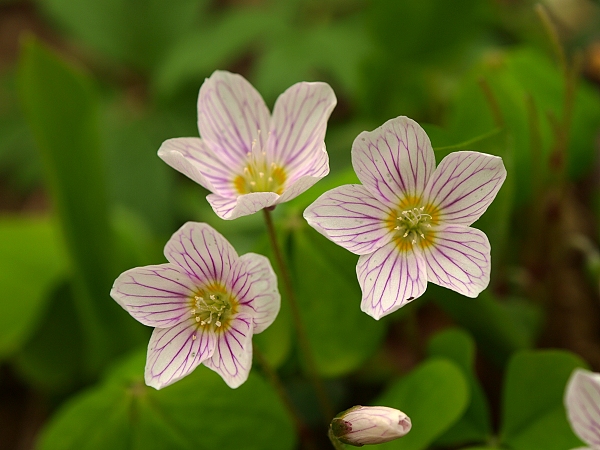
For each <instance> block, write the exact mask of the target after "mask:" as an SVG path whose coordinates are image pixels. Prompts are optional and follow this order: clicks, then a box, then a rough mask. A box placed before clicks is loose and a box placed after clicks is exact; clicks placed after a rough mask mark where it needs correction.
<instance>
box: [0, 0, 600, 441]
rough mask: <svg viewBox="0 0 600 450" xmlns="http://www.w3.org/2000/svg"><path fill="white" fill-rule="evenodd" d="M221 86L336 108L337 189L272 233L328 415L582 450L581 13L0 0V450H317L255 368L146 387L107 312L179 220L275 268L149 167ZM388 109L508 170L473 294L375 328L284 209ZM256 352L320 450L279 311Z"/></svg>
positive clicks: (596, 54)
mask: <svg viewBox="0 0 600 450" xmlns="http://www.w3.org/2000/svg"><path fill="white" fill-rule="evenodd" d="M216 69H226V70H230V71H232V72H237V73H241V74H242V75H244V76H245V77H246V78H247V79H248V80H249V81H250V82H251V83H252V84H253V85H254V86H255V87H256V88H257V89H258V91H259V92H260V93H261V94H262V95H263V97H264V98H265V101H266V103H267V105H268V106H269V107H272V105H273V104H274V102H275V99H276V98H277V96H278V95H279V94H280V93H282V92H283V91H284V90H285V89H286V88H288V87H289V86H290V85H291V84H293V83H295V82H298V81H317V80H318V81H326V82H328V83H329V84H330V85H331V86H332V87H333V89H334V91H335V92H336V95H337V98H338V105H337V107H336V109H335V110H334V112H333V114H332V117H331V119H330V122H329V125H328V131H327V137H326V143H327V150H328V152H329V155H330V165H331V169H332V170H331V174H330V175H329V176H328V177H327V178H325V179H324V180H322V181H321V182H319V183H318V184H317V185H316V186H315V187H313V188H312V189H311V190H309V191H308V192H306V193H305V194H303V195H302V196H301V197H299V198H297V199H295V200H294V201H292V202H290V203H288V204H285V205H281V206H279V207H278V208H277V209H276V210H275V218H276V220H277V225H278V229H279V231H280V234H281V236H280V237H281V239H282V240H283V242H284V243H285V245H286V247H285V248H286V251H287V258H288V261H289V263H290V264H291V267H292V270H293V274H294V282H295V285H296V288H297V293H298V296H299V300H300V303H301V307H302V312H303V315H304V319H305V321H306V322H307V323H308V324H310V325H309V327H308V328H309V338H310V340H311V343H312V346H313V349H314V351H315V358H316V361H317V365H318V368H319V372H320V373H321V375H322V376H323V377H325V378H326V380H327V386H328V390H329V392H330V395H331V396H332V398H333V399H334V402H335V404H336V407H337V408H338V410H343V409H346V408H348V407H350V406H352V405H354V404H358V403H363V404H373V403H374V402H376V401H382V402H383V401H385V404H389V405H390V406H395V407H398V408H400V409H403V410H405V411H406V412H407V413H409V415H411V417H413V426H414V424H415V423H421V424H423V425H422V426H421V428H420V430H419V429H418V427H416V428H415V429H414V430H413V432H411V434H410V435H409V436H411V437H410V438H409V437H408V436H407V438H406V440H403V441H398V442H401V443H391V444H387V445H386V446H383V447H385V448H389V449H392V448H398V449H415V450H418V449H425V448H447V449H450V448H466V447H465V446H467V445H475V446H478V447H477V448H500V446H502V448H511V449H522V450H539V449H542V448H543V449H545V450H552V449H556V450H562V449H566V448H569V446H570V447H574V446H577V445H578V440H577V438H575V437H574V436H573V435H572V433H571V432H570V431H569V428H568V424H567V422H566V419H565V418H564V411H563V409H562V404H561V402H562V400H561V399H562V389H563V388H564V383H565V382H566V379H567V377H568V375H569V373H570V370H572V368H573V367H576V366H586V365H587V366H589V367H591V368H593V369H595V370H597V371H598V370H600V303H599V300H600V296H599V288H600V250H599V247H598V242H599V239H600V227H599V219H600V195H599V190H598V188H599V179H600V178H599V174H600V167H599V166H598V151H599V142H600V92H599V87H600V4H599V2H597V1H591V0H545V1H542V3H541V4H539V5H538V4H536V3H535V2H532V1H527V0H452V1H450V0H420V1H414V0H289V1H283V0H281V1H277V0H200V1H197V0H170V1H164V0H77V1H68V0H35V1H34V0H29V1H19V0H2V1H0V210H1V215H0V448H3V449H4V448H7V449H13V448H14V449H30V448H44V449H46V448H47V449H55V448H65V449H68V448H77V449H82V448H89V449H103V448H106V449H108V448H111V449H113V448H114V449H117V448H141V447H142V446H143V447H144V448H146V449H148V448H150V449H153V448H157V449H160V448H202V449H213V448H214V449H220V448H223V449H230V448H231V449H241V448H244V449H254V448H255V449H270V448H273V449H284V450H285V449H293V448H311V447H310V446H309V444H310V442H308V441H307V439H306V438H305V437H302V438H299V437H298V436H296V435H295V434H294V431H293V426H292V422H291V420H290V418H289V417H287V415H286V413H285V411H284V409H283V407H282V406H281V404H280V403H279V402H278V400H277V398H276V396H275V393H274V392H273V390H272V389H271V388H270V387H269V386H268V385H267V384H266V382H265V381H264V378H263V377H262V376H261V373H260V369H258V368H257V369H256V370H255V371H253V376H252V377H251V379H250V380H249V381H248V383H247V385H245V386H244V387H242V388H240V389H239V390H236V391H231V390H229V389H228V388H226V387H225V385H224V383H222V381H221V380H220V379H218V377H217V376H216V375H214V374H213V373H212V372H210V371H209V370H208V369H206V368H204V367H200V368H199V369H198V370H196V372H194V374H193V375H192V376H190V377H188V378H187V379H186V380H184V381H182V382H180V383H178V384H176V385H175V386H173V387H171V388H168V389H166V390H164V391H160V392H156V391H153V390H151V389H148V388H146V387H145V386H144V385H143V364H144V361H143V359H144V358H143V357H144V348H145V346H146V345H147V339H148V337H149V334H150V331H151V330H149V329H146V328H145V327H143V326H141V325H139V324H138V323H137V322H136V321H135V320H133V319H132V318H131V317H130V316H129V315H128V314H127V313H126V312H125V311H123V310H122V309H121V308H120V307H119V306H118V305H117V304H116V303H115V302H114V301H113V300H112V299H111V298H110V297H109V295H108V294H109V291H110V287H111V286H112V282H113V280H114V279H115V277H116V276H117V275H118V274H119V273H121V272H122V271H124V270H126V269H129V268H131V267H135V266H140V265H147V264H158V263H162V262H164V257H163V256H162V247H163V246H164V244H165V242H166V241H167V240H168V238H169V237H170V235H171V234H172V233H173V232H174V231H176V230H177V229H178V228H179V226H180V225H181V224H183V223H184V222H186V221H189V220H194V221H202V222H207V223H209V224H211V225H212V226H214V227H215V228H216V229H217V230H219V231H220V232H221V233H223V234H224V235H225V236H226V237H227V238H228V239H229V240H230V241H231V242H232V244H233V245H234V246H235V247H236V249H237V250H238V252H239V253H240V254H242V253H246V252H248V251H255V252H260V253H264V254H267V255H268V254H269V250H268V245H267V243H268V242H267V240H266V236H265V235H264V227H263V224H262V223H261V217H260V215H254V216H250V217H244V218H240V219H237V220H235V221H232V222H226V221H222V220H220V219H218V218H217V217H216V215H215V214H214V213H213V211H212V210H211V209H210V207H209V206H208V204H207V202H206V201H205V199H204V197H205V195H206V191H204V190H203V189H202V188H201V187H200V186H198V185H196V184H194V183H193V182H191V181H190V180H188V179H187V178H185V177H183V176H181V175H180V174H179V173H177V172H176V171H174V170H173V169H171V168H170V167H168V166H167V165H166V164H164V163H163V162H162V161H161V160H160V159H159V158H158V157H157V156H156V152H157V150H158V148H159V146H160V144H161V143H162V141H163V140H165V139H168V138H172V137H183V136H198V130H197V126H196V100H197V95H198V90H199V88H200V85H201V84H202V82H203V80H204V79H205V78H206V77H208V76H210V74H211V73H212V72H213V71H214V70H216ZM399 115H406V116H409V117H411V118H413V119H415V120H417V121H418V122H419V123H420V124H422V125H423V126H424V127H425V128H426V130H427V132H428V133H429V136H430V138H431V140H432V144H433V146H434V148H435V150H436V159H437V161H438V162H439V161H440V160H441V159H442V158H443V157H444V156H445V155H446V154H448V153H449V152H450V151H455V150H461V149H469V150H476V151H481V152H486V153H491V154H495V155H499V156H502V157H503V158H504V163H505V165H506V168H507V171H508V178H507V180H506V182H505V184H504V186H503V188H502V190H501V191H500V193H499V195H498V197H497V199H496V201H495V202H494V204H493V205H492V206H491V207H490V209H489V210H488V212H487V213H486V214H485V215H484V216H483V217H482V219H480V220H479V221H478V222H477V223H476V224H475V226H476V227H477V228H480V229H482V230H484V231H485V232H486V234H487V235H488V237H489V239H490V241H491V244H492V258H493V266H492V283H491V285H490V287H489V288H488V290H487V291H485V292H484V293H482V294H481V295H480V296H479V297H478V298H477V299H467V298H463V297H461V296H460V295H458V294H455V293H454V292H451V291H447V290H443V289H441V288H437V287H435V286H432V285H429V287H428V290H427V292H426V294H425V296H424V297H423V298H422V299H419V300H417V301H415V302H413V303H411V304H410V305H409V306H407V307H405V308H403V309H402V310H401V311H399V312H397V313H395V314H393V315H391V316H389V317H386V318H385V319H384V320H382V321H380V322H376V321H374V320H372V319H371V318H370V317H368V316H366V315H365V314H363V313H362V312H360V309H359V304H360V289H359V287H358V283H357V281H356V275H355V267H354V266H355V264H356V259H357V258H356V256H354V255H352V254H350V253H348V252H346V251H345V250H343V249H341V248H339V247H337V246H335V245H334V244H331V243H330V242H328V241H327V240H326V239H325V238H323V237H322V236H320V235H318V234H317V233H316V232H314V231H313V230H312V229H310V228H309V227H308V226H307V225H306V224H305V223H304V221H303V220H302V218H301V214H302V211H303V209H304V208H305V207H306V206H308V205H309V204H310V203H311V202H312V201H313V200H314V199H316V198H317V197H318V195H320V194H321V193H322V192H324V191H325V190H327V189H331V188H333V187H335V186H338V185H340V184H344V183H352V182H355V180H356V178H355V175H354V173H353V171H352V170H351V167H350V149H351V145H352V141H353V140H354V138H355V137H356V135H357V134H358V133H360V132H361V131H363V130H372V129H374V128H376V127H378V126H379V125H381V124H382V123H383V122H385V121H386V120H388V119H390V118H392V117H396V116H399ZM449 328H451V329H449ZM255 341H256V343H257V345H258V346H259V347H260V348H261V349H262V350H263V352H264V353H265V354H266V355H267V358H268V360H269V361H270V363H271V364H272V365H273V366H275V367H276V368H278V371H279V373H280V375H281V377H282V378H283V379H284V381H285V384H286V388H287V389H288V391H289V392H290V394H291V395H292V397H293V398H294V399H295V402H296V404H297V406H298V408H299V409H300V410H301V412H302V413H303V415H304V417H305V419H306V420H307V422H309V424H311V426H312V427H313V428H314V430H315V433H316V435H317V437H316V438H315V441H314V442H313V444H312V445H313V447H312V448H327V443H326V442H324V441H323V438H322V437H321V436H324V432H323V430H324V428H323V426H322V425H320V421H322V419H323V418H321V417H319V414H318V413H317V412H316V411H315V409H316V406H315V405H316V402H315V399H314V398H313V397H312V394H310V386H308V385H307V382H306V380H305V378H304V377H303V376H302V373H303V368H302V367H301V364H300V363H299V362H298V358H297V355H296V353H297V352H296V345H295V342H294V337H293V336H292V333H291V320H290V317H289V311H287V308H286V307H285V299H284V308H283V310H282V312H281V314H280V316H279V318H278V319H277V321H276V322H275V324H274V325H273V326H272V327H271V328H270V329H269V330H268V331H266V332H265V333H263V334H261V335H259V336H256V338H255ZM541 348H559V349H562V350H560V351H559V350H552V351H545V350H539V349H541ZM254 372H255V373H254ZM505 375H506V377H505ZM537 376H541V377H544V379H545V384H543V386H542V387H543V389H542V387H540V386H538V387H539V389H538V391H539V392H538V391H536V389H533V387H534V386H537V385H538V382H537V381H536V380H537V378H536V377H537ZM504 377H505V379H503V378H504ZM515 380H517V381H515ZM518 380H525V381H518ZM527 380H529V381H527ZM525 382H527V383H530V384H528V385H522V384H519V383H525ZM192 394H195V395H192ZM528 395H529V396H530V397H531V398H529V397H527V396H528ZM407 405H408V406H407ZM523 405H525V406H523ZM527 405H533V406H531V407H530V409H531V410H530V411H529V410H528V412H527V411H526V412H523V408H528V406H527ZM426 407H427V408H429V409H427V408H426ZM411 408H414V409H411ZM432 410H434V411H438V413H437V414H434V415H432V413H431V411H432ZM511 411H512V412H511ZM521 413H522V414H521ZM519 414H521V415H520V416H519ZM542 416H543V417H542ZM533 418H535V420H534V419H533ZM538 419H539V420H538ZM419 420H420V421H419ZM536 427H537V428H536ZM232 430H233V431H234V432H233V433H232ZM548 430H552V431H550V432H549V434H548ZM412 436H414V437H412ZM307 442H308V443H307ZM315 446H316V447H315ZM472 448H475V447H472Z"/></svg>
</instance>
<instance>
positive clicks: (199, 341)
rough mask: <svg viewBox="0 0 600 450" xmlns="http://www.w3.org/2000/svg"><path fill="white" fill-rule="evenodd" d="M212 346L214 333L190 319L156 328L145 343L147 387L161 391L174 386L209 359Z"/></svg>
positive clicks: (211, 353)
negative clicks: (166, 326) (146, 351)
mask: <svg viewBox="0 0 600 450" xmlns="http://www.w3.org/2000/svg"><path fill="white" fill-rule="evenodd" d="M193 336H196V338H194V337H193ZM215 346H216V337H215V334H214V332H213V331H211V330H208V329H206V328H203V327H199V326H198V324H197V323H196V321H195V320H194V319H192V318H189V319H188V320H186V321H184V322H181V323H180V324H178V325H175V326H174V327H171V328H155V329H154V332H153V333H152V337H151V338H150V343H149V344H148V357H147V359H146V371H145V378H146V384H147V385H148V386H151V387H153V388H155V389H161V388H163V387H165V386H168V385H169V384H173V383H175V382H176V381H178V380H180V379H181V378H183V377H185V376H186V375H188V374H189V373H190V372H192V371H193V370H194V369H195V368H196V367H198V364H200V363H201V362H203V361H205V360H206V359H207V358H210V357H211V356H212V355H213V352H214V351H215Z"/></svg>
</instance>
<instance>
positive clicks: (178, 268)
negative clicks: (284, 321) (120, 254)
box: [110, 222, 280, 389]
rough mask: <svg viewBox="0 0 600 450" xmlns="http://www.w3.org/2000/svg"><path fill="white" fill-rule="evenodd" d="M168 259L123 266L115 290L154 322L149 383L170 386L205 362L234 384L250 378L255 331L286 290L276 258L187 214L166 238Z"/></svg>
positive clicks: (126, 303) (267, 320) (136, 311)
mask: <svg viewBox="0 0 600 450" xmlns="http://www.w3.org/2000/svg"><path fill="white" fill-rule="evenodd" d="M165 256H166V258H167V260H168V261H169V262H168V263H166V264H159V265H154V266H146V267H138V268H135V269H131V270H128V271H126V272H124V273H122V274H121V275H120V276H119V277H118V278H117V279H116V281H115V283H114V285H113V288H112V290H111V292H110V295H111V296H112V297H113V298H114V299H115V300H116V301H117V302H118V303H119V304H120V305H121V306H122V307H123V308H124V309H125V310H127V312H129V314H131V315H132V316H133V317H134V318H135V319H136V320H138V321H140V322H141V323H143V324H144V325H148V326H151V327H155V329H154V332H153V333H152V337H151V338H150V343H149V344H148V357H147V360H146V373H145V378H146V384H147V385H148V386H152V387H154V388H156V389H160V388H162V387H165V386H168V385H169V384H172V383H174V382H175V381H177V380H179V379H181V378H183V377H184V376H186V375H188V374H189V373H190V372H192V371H193V370H194V369H195V368H196V367H197V366H198V365H199V364H201V363H202V364H204V365H205V366H206V367H208V368H210V369H212V370H214V371H216V372H217V373H219V374H220V375H221V376H222V377H223V379H224V380H225V382H226V383H227V384H228V385H229V386H230V387H232V388H236V387H238V386H239V385H241V384H242V383H243V382H244V381H246V379H247V378H248V374H249V372H250V367H251V365H252V335H253V334H257V333H260V332H262V331H264V330H265V329H266V328H267V327H268V326H269V325H271V323H273V321H274V320H275V317H276V316H277V313H278V312H279V307H280V295H279V292H278V291H277V279H276V276H275V273H274V272H273V269H272V268H271V264H270V263H269V260H268V259H267V258H265V257H264V256H261V255H256V254H254V253H247V254H245V255H242V256H241V257H238V255H237V253H236V251H235V250H234V248H233V247H232V246H231V244H230V243H229V242H227V240H226V239H225V238H224V237H223V236H221V235H220V234H219V233H218V232H217V231H215V230H214V229H213V228H211V227H210V226H208V225H206V224H202V223H194V222H188V223H186V224H185V225H184V226H183V227H181V228H180V229H179V230H178V231H177V232H176V233H175V234H174V235H173V236H172V237H171V239H170V240H169V242H167V245H166V246H165Z"/></svg>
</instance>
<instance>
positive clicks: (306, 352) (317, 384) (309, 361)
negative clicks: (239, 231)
mask: <svg viewBox="0 0 600 450" xmlns="http://www.w3.org/2000/svg"><path fill="white" fill-rule="evenodd" d="M263 212H264V216H265V223H266V225H267V232H268V233H267V234H268V235H269V240H270V242H271V248H272V249H273V254H274V255H275V261H276V262H277V266H278V267H279V272H280V273H281V278H283V288H284V289H285V294H286V297H287V299H288V302H289V304H290V307H291V311H292V318H293V320H294V328H295V329H296V337H297V338H298V344H299V347H300V353H301V355H302V357H303V359H304V363H305V364H306V369H307V372H308V378H309V379H310V382H311V383H312V385H313V387H314V389H315V392H316V394H317V398H318V400H319V406H320V407H321V413H322V414H323V418H324V419H325V420H327V421H329V419H330V418H331V417H333V415H334V412H333V408H332V407H331V402H330V401H329V397H328V396H327V392H326V391H325V386H324V385H323V380H321V378H320V377H319V373H318V372H317V365H316V364H315V359H314V357H313V354H312V351H311V349H310V343H309V342H308V336H307V335H306V328H305V327H304V323H303V322H302V318H301V317H300V308H299V307H298V302H297V301H296V296H295V295H294V290H293V288H292V279H291V277H290V273H289V271H288V268H287V265H286V264H285V260H284V259H283V253H282V251H281V247H280V246H279V243H278V242H277V234H276V232H275V226H274V225H273V218H272V217H271V212H270V211H269V210H268V209H263Z"/></svg>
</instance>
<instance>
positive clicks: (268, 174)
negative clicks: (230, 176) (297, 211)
mask: <svg viewBox="0 0 600 450" xmlns="http://www.w3.org/2000/svg"><path fill="white" fill-rule="evenodd" d="M257 150H258V149H257V148H256V139H255V140H254V141H252V151H250V152H248V153H247V156H248V162H247V164H246V166H245V167H244V170H243V172H242V174H240V175H238V176H237V177H236V178H235V179H234V180H233V184H234V185H235V188H236V190H237V191H238V193H240V194H249V193H251V192H275V193H276V194H282V193H283V189H284V184H285V180H286V178H287V176H286V174H285V170H284V169H283V167H281V166H279V165H277V164H275V163H274V162H269V160H268V158H267V153H266V152H265V151H264V150H263V151H257Z"/></svg>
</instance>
